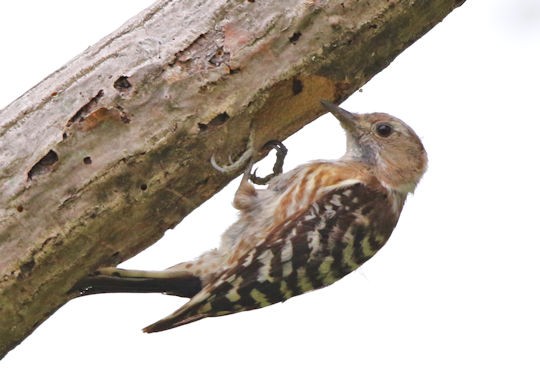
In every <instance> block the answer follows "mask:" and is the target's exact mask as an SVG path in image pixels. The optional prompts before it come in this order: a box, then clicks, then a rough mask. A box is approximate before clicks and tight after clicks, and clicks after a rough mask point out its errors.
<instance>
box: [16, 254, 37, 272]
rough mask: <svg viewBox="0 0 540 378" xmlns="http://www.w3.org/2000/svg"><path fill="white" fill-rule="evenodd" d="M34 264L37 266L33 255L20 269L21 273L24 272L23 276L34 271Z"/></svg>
mask: <svg viewBox="0 0 540 378" xmlns="http://www.w3.org/2000/svg"><path fill="white" fill-rule="evenodd" d="M34 266H36V261H35V260H34V258H33V257H32V258H31V259H30V260H28V261H27V262H25V263H22V264H21V266H20V267H19V269H20V270H21V273H22V274H23V276H26V275H27V274H28V273H30V272H31V271H32V269H34Z"/></svg>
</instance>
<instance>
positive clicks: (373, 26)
mask: <svg viewBox="0 0 540 378" xmlns="http://www.w3.org/2000/svg"><path fill="white" fill-rule="evenodd" d="M378 27H379V25H377V24H369V26H368V28H370V29H377V28H378Z"/></svg>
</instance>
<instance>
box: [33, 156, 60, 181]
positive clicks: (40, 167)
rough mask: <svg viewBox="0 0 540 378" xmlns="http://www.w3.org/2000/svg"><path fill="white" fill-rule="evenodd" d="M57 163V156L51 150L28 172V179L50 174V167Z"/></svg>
mask: <svg viewBox="0 0 540 378" xmlns="http://www.w3.org/2000/svg"><path fill="white" fill-rule="evenodd" d="M57 161H58V154H57V153H56V152H54V151H53V150H50V151H49V152H47V155H45V156H43V157H42V158H41V159H40V160H39V161H38V162H37V163H36V164H34V166H33V167H32V168H31V169H30V171H28V179H29V180H31V179H32V178H33V177H35V176H39V175H42V174H44V173H48V172H50V170H51V169H52V166H53V165H54V164H55V163H56V162H57Z"/></svg>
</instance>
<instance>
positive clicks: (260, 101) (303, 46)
mask: <svg viewBox="0 0 540 378" xmlns="http://www.w3.org/2000/svg"><path fill="white" fill-rule="evenodd" d="M462 2H463V1H462V0H461V1H456V0H429V1H428V0H343V1H323V0H311V1H310V0H289V1H258V0H247V1H246V0H242V1H241V0H200V1H180V0H161V1H158V2H156V3H155V4H154V5H153V6H152V7H150V8H148V9H146V10H145V11H144V12H142V13H141V14H139V15H138V16H136V17H134V18H132V19H131V20H129V21H128V22H127V23H126V24H124V25H123V26H122V27H121V28H120V29H119V30H118V31H116V32H114V33H113V34H111V35H109V36H107V37H105V38H104V39H103V40H101V41H100V42H99V43H97V44H96V45H94V46H92V47H90V48H89V49H87V50H86V51H85V52H84V53H82V54H81V55H79V56H78V57H76V58H75V59H73V60H72V61H71V62H69V63H68V64H66V65H65V66H64V67H62V68H61V69H59V70H58V71H56V72H55V73H53V74H52V75H50V76H49V77H47V78H46V79H45V80H43V81H42V82H41V83H39V84H38V85H37V86H35V87H34V88H32V89H31V90H30V91H28V92H27V93H26V94H24V95H23V96H22V97H20V98H19V99H17V100H16V101H15V102H13V103H12V104H11V105H9V106H8V107H6V108H5V109H3V110H2V111H1V112H0V277H2V278H1V280H0V357H1V356H3V355H5V353H7V352H8V351H9V350H10V349H11V348H13V347H14V346H15V345H17V344H18V343H19V342H20V341H21V340H23V339H24V337H26V336H27V335H29V334H30V333H31V332H32V331H33V330H34V329H35V328H36V327H37V326H38V325H39V324H40V323H41V322H43V321H44V320H45V319H46V318H47V317H48V316H49V315H50V314H52V313H53V312H54V311H55V310H56V309H57V308H59V307H60V306H61V305H62V304H64V303H65V302H66V301H68V300H69V299H71V298H72V297H73V294H70V293H69V291H70V289H71V288H72V286H73V285H74V284H75V283H76V282H77V281H78V280H79V279H81V278H82V277H83V276H85V275H86V274H88V273H90V272H92V271H94V270H95V269H96V268H97V267H99V266H105V265H115V264H117V263H119V262H120V261H122V260H125V259H127V258H129V257H131V256H133V255H135V254H136V253H138V252H140V251H141V250H143V249H144V248H146V247H148V246H149V245H151V244H152V243H154V242H155V241H156V240H158V239H159V238H160V237H161V236H162V235H163V233H164V232H165V231H166V230H167V229H169V228H172V227H174V226H175V225H176V224H177V223H179V222H180V221H181V220H182V218H183V217H184V216H186V215H187V214H188V213H189V212H190V211H192V210H193V209H194V208H196V207H197V206H198V205H200V204H201V203H202V202H204V201H205V200H206V199H208V198H209V197H210V196H212V194H214V193H215V192H216V191H218V190H219V189H220V188H222V187H223V186H224V185H225V184H226V183H227V182H228V181H230V180H231V179H232V178H233V176H234V175H224V174H222V173H219V172H217V171H216V170H214V169H213V168H212V167H211V165H210V163H209V161H210V157H211V155H212V154H215V155H216V157H217V160H218V161H222V162H224V161H225V162H226V161H227V156H228V155H231V156H232V157H233V158H236V157H238V156H240V155H241V154H242V152H243V151H244V150H245V149H246V144H247V141H248V136H249V135H250V132H252V133H253V135H254V142H255V143H254V146H255V147H258V146H260V145H262V144H264V143H265V142H266V141H267V140H269V139H280V140H281V139H284V138H285V137H287V136H289V135H290V134H292V133H293V132H295V131H297V130H298V129H299V128H300V127H302V126H303V125H305V124H306V123H308V122H309V121H311V120H313V119H314V118H316V117H318V116H319V115H320V114H321V113H322V112H323V109H322V108H321V107H320V105H319V100H320V99H327V100H330V101H335V102H340V101H342V100H344V99H345V98H346V97H348V96H349V95H350V94H351V93H353V92H354V91H355V90H357V89H358V88H359V87H360V86H362V85H363V84H364V83H365V82H366V81H367V80H369V79H370V78H371V77H372V76H373V75H374V74H376V73H378V72H379V71H381V70H382V69H383V68H384V67H386V66H387V65H388V64H389V63H390V62H391V61H392V60H393V59H394V58H395V57H396V56H397V55H398V54H399V53H400V52H401V51H403V50H404V49H405V48H406V47H407V46H409V45H410V44H411V43H412V42H413V41H415V40H416V39H417V38H419V37H420V36H421V35H422V34H424V33H425V32H426V31H428V30H429V29H430V28H431V27H433V26H434V25H435V24H437V23H438V22H440V21H441V20H442V19H443V18H444V17H445V16H446V15H447V14H448V13H449V12H450V11H451V10H452V9H453V8H455V7H457V6H459V5H460V4H461V3H462ZM238 173H240V172H238Z"/></svg>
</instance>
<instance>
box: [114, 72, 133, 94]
mask: <svg viewBox="0 0 540 378" xmlns="http://www.w3.org/2000/svg"><path fill="white" fill-rule="evenodd" d="M113 87H114V89H116V90H117V91H120V92H122V91H127V90H128V89H129V88H131V83H130V82H129V80H128V77H127V76H120V77H119V78H118V79H116V81H115V82H114V84H113Z"/></svg>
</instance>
